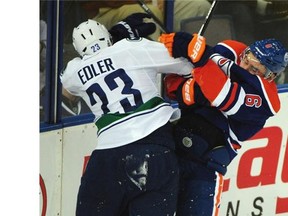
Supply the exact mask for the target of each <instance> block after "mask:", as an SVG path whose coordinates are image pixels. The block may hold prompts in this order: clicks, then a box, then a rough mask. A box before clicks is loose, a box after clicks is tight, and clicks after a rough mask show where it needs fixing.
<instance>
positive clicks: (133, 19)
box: [109, 13, 156, 43]
mask: <svg viewBox="0 0 288 216" xmlns="http://www.w3.org/2000/svg"><path fill="white" fill-rule="evenodd" d="M144 18H151V16H149V15H148V14H146V13H134V14H132V15H130V16H128V17H127V18H125V19H124V20H122V21H120V22H118V23H117V24H116V25H114V26H113V27H112V28H111V29H110V30H109V32H110V34H111V35H112V38H113V43H116V42H117V41H119V40H121V39H123V38H129V39H132V40H133V39H137V38H140V37H147V36H148V35H150V34H152V33H154V32H155V30H156V25H155V24H154V23H152V22H149V23H146V22H144V21H143V19H144Z"/></svg>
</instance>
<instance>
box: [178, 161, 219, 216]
mask: <svg viewBox="0 0 288 216" xmlns="http://www.w3.org/2000/svg"><path fill="white" fill-rule="evenodd" d="M179 165H180V185H179V198H178V199H179V200H178V208H177V216H216V215H218V213H219V207H220V199H221V194H222V188H223V176H222V175H221V174H219V173H217V172H215V171H213V170H211V169H208V168H207V167H206V166H205V165H202V164H200V163H198V162H194V161H191V160H189V161H188V160H184V159H180V160H179Z"/></svg>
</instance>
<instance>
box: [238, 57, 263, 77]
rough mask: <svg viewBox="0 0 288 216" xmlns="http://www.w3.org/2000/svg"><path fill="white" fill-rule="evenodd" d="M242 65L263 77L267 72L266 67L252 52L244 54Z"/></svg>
mask: <svg viewBox="0 0 288 216" xmlns="http://www.w3.org/2000/svg"><path fill="white" fill-rule="evenodd" d="M240 67H242V68H244V69H245V70H247V71H248V72H249V73H251V74H253V75H258V76H261V77H264V76H265V73H266V67H265V66H264V65H262V64H261V63H260V61H259V60H258V59H257V58H256V57H255V56H254V55H253V54H252V53H251V52H247V53H245V54H244V55H243V57H242V59H241V62H240Z"/></svg>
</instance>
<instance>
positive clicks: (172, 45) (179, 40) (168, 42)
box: [159, 32, 212, 67]
mask: <svg viewBox="0 0 288 216" xmlns="http://www.w3.org/2000/svg"><path fill="white" fill-rule="evenodd" d="M159 41H160V42H161V43H163V44H164V45H165V46H166V48H167V49H168V51H169V53H170V55H171V56H172V57H174V58H178V57H184V58H187V59H188V60H190V61H191V62H192V63H193V64H194V65H195V67H199V66H202V65H204V64H205V63H206V61H207V59H208V58H209V56H210V55H211V54H212V49H211V48H210V47H209V46H207V45H206V39H205V38H204V37H203V36H200V35H198V34H193V35H191V34H189V33H185V32H177V33H170V34H162V35H161V36H160V37H159Z"/></svg>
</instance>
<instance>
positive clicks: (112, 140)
mask: <svg viewBox="0 0 288 216" xmlns="http://www.w3.org/2000/svg"><path fill="white" fill-rule="evenodd" d="M192 67H193V66H192V64H191V63H190V62H188V61H187V60H186V59H184V58H177V59H174V58H172V57H170V56H169V53H168V51H167V49H166V48H165V46H164V45H163V44H162V43H158V42H155V41H150V40H147V39H144V38H141V39H140V40H126V39H123V40H121V41H119V42H117V43H115V44H114V45H113V46H111V47H108V48H105V49H103V50H101V51H100V52H99V53H98V54H95V55H90V56H84V57H83V59H81V58H74V59H73V60H71V61H70V62H69V63H68V65H67V67H66V69H65V71H64V72H63V74H62V75H61V81H62V84H63V87H64V88H65V89H66V90H67V91H69V92H70V93H71V94H73V95H75V96H80V97H82V98H83V99H84V101H85V102H86V103H87V105H88V106H89V107H90V109H91V111H92V112H93V114H94V115H95V123H96V126H97V128H98V131H97V135H98V144H97V146H96V149H107V148H115V147H118V146H122V145H126V144H129V143H131V142H134V141H136V140H139V139H141V138H143V137H145V136H147V135H149V134H150V133H152V132H153V131H154V130H156V129H157V128H159V127H161V126H163V125H164V124H166V123H167V122H168V121H169V119H170V118H171V116H172V114H173V108H172V107H171V106H170V104H169V103H166V102H165V101H164V100H163V99H162V98H161V97H160V94H159V90H158V88H157V74H158V73H177V74H181V75H184V76H188V77H189V76H191V71H192Z"/></svg>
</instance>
